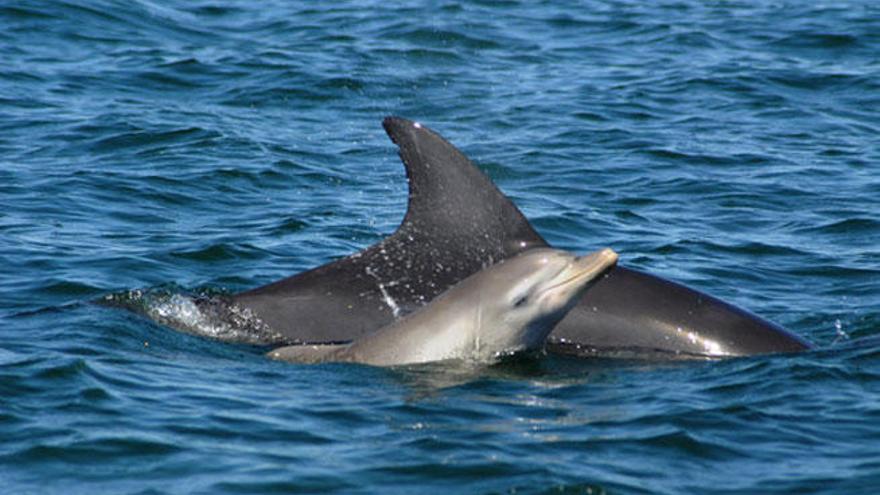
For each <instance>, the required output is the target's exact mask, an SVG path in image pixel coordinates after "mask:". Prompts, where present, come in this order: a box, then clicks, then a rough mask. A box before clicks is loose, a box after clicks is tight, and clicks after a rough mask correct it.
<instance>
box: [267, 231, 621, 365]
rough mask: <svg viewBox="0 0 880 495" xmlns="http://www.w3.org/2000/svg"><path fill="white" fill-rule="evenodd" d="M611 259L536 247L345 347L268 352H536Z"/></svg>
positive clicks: (490, 357) (393, 361) (423, 357)
mask: <svg viewBox="0 0 880 495" xmlns="http://www.w3.org/2000/svg"><path fill="white" fill-rule="evenodd" d="M615 263H617V253H615V252H614V251H612V250H611V249H607V248H606V249H603V250H601V251H597V252H595V253H592V254H588V255H584V256H577V255H575V254H573V253H569V252H567V251H562V250H559V249H551V248H538V249H532V250H529V251H525V252H524V253H522V254H519V255H517V256H514V257H512V258H508V259H506V260H504V261H502V262H500V263H498V264H495V265H493V266H490V267H489V268H486V269H484V270H481V271H479V272H477V273H475V274H473V275H471V276H470V277H468V278H466V279H464V280H462V281H461V282H459V283H458V284H456V285H454V286H453V287H451V288H450V289H448V290H447V291H445V292H443V293H442V294H440V295H439V296H437V298H435V299H434V300H433V301H431V303H430V304H428V305H427V306H423V307H422V308H420V309H419V310H417V311H415V312H414V313H411V314H409V315H407V316H405V317H403V318H401V319H400V320H397V321H395V322H394V323H392V324H390V325H388V326H386V327H384V328H382V329H380V330H378V331H376V332H374V333H371V334H368V335H366V336H364V337H362V338H360V339H357V340H355V341H353V342H352V343H350V344H345V345H292V346H287V347H281V348H279V349H276V350H274V351H271V352H269V354H268V356H269V357H270V358H273V359H278V360H282V361H290V362H294V363H321V362H352V363H363V364H370V365H374V366H395V365H404V364H416V363H427V362H431V361H442V360H447V359H461V360H468V361H474V362H481V363H491V362H494V361H496V360H497V359H498V358H499V357H501V356H503V355H506V354H511V353H515V352H520V351H528V350H536V349H540V348H541V347H542V346H543V345H544V341H545V339H546V338H547V336H548V335H549V334H550V332H551V331H552V330H553V327H555V326H556V324H557V323H559V321H560V320H562V318H563V317H565V315H566V313H568V311H569V310H570V309H571V308H573V307H574V306H575V304H577V302H578V301H579V300H580V297H581V295H582V294H583V293H584V292H585V291H586V290H587V288H588V287H590V286H591V285H592V284H593V283H594V282H596V281H598V280H599V278H600V276H601V275H603V274H604V273H605V272H606V271H607V270H608V269H609V268H611V267H612V266H614V265H615Z"/></svg>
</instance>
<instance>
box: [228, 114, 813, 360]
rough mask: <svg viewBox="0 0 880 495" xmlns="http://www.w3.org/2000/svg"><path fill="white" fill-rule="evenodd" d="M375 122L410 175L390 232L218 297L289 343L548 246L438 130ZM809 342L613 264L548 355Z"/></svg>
mask: <svg viewBox="0 0 880 495" xmlns="http://www.w3.org/2000/svg"><path fill="white" fill-rule="evenodd" d="M383 125H384V127H385V131H386V132H387V133H388V135H389V137H390V138H391V140H392V141H393V142H394V143H395V144H397V146H399V148H400V151H399V153H400V157H401V159H402V160H403V163H404V166H405V168H406V175H407V179H408V181H409V200H408V206H407V211H406V215H405V217H404V219H403V222H402V223H401V225H400V227H399V228H398V229H397V231H396V232H394V233H393V234H391V235H390V236H388V237H387V238H385V239H384V240H382V241H381V242H379V243H377V244H375V245H373V246H370V247H368V248H366V249H364V250H363V251H361V252H359V253H355V254H353V255H351V256H348V257H346V258H343V259H340V260H337V261H334V262H331V263H328V264H326V265H322V266H319V267H317V268H314V269H312V270H308V271H306V272H303V273H300V274H298V275H294V276H292V277H289V278H286V279H283V280H280V281H278V282H275V283H271V284H269V285H266V286H263V287H259V288H256V289H253V290H249V291H246V292H242V293H239V294H236V295H233V296H230V300H228V301H226V303H227V304H233V305H236V306H238V307H239V308H241V309H243V310H246V311H248V312H250V313H252V314H254V315H256V316H257V317H258V318H259V319H260V320H261V322H262V324H264V325H265V326H267V327H268V328H270V329H271V330H272V331H273V332H275V333H277V334H280V335H281V336H283V338H284V339H286V341H287V342H288V343H339V342H348V341H352V340H355V339H358V338H361V337H363V336H364V335H368V334H370V333H373V332H375V331H377V330H378V329H380V328H383V327H385V326H387V325H389V324H391V323H392V321H394V320H395V319H396V318H398V317H400V316H403V315H406V314H408V313H411V312H412V311H414V310H416V309H418V308H419V307H421V306H423V305H425V304H427V303H428V302H429V301H431V300H432V299H434V298H435V297H436V296H438V295H439V294H440V293H442V292H443V291H444V290H446V289H448V288H449V287H451V286H453V285H454V284H456V283H457V282H459V281H461V280H463V279H465V278H466V277H468V276H470V275H471V274H473V273H476V272H478V271H480V270H482V269H484V268H486V267H488V266H490V265H492V264H494V263H497V262H499V261H501V260H504V259H507V258H510V257H512V256H515V255H517V254H519V253H521V252H523V251H525V250H528V249H532V248H537V247H548V244H547V242H546V241H545V240H544V239H543V238H542V237H541V236H540V235H539V234H538V233H537V232H535V230H534V229H533V228H532V226H531V225H530V224H529V222H528V220H526V218H525V217H524V216H523V215H522V213H521V212H520V211H519V210H518V209H517V208H516V206H514V204H513V203H512V202H511V201H510V200H509V199H508V198H507V197H506V196H504V194H503V193H501V191H499V190H498V188H497V187H496V186H495V185H494V184H493V183H492V181H491V180H490V179H489V178H488V177H487V176H486V175H485V174H483V173H482V172H481V171H480V170H479V169H478V168H477V167H475V166H474V165H473V164H472V163H471V161H470V160H469V159H468V158H467V157H466V156H465V155H464V154H462V153H461V152H460V151H459V150H458V149H456V148H455V147H454V146H453V145H452V144H450V143H449V142H447V141H446V140H445V139H443V138H442V137H441V136H440V135H439V134H437V133H435V132H433V131H431V130H430V129H428V128H427V127H426V126H423V125H421V124H419V123H417V122H413V121H410V120H406V119H402V118H398V117H388V118H386V119H385V120H384V122H383ZM594 243H598V242H596V241H590V240H585V241H584V245H589V244H594ZM268 342H269V340H268V339H267V343H268ZM809 348H810V345H809V344H808V343H807V342H805V341H804V340H802V339H800V338H798V337H797V336H795V335H793V334H791V333H788V332H787V331H785V330H784V329H782V328H781V327H779V326H777V325H775V324H773V323H770V322H768V321H766V320H764V319H762V318H760V317H758V316H755V315H753V314H751V313H749V312H747V311H745V310H742V309H740V308H737V307H735V306H732V305H730V304H727V303H725V302H723V301H720V300H718V299H716V298H714V297H711V296H709V295H706V294H703V293H701V292H698V291H695V290H693V289H690V288H687V287H685V286H683V285H680V284H677V283H674V282H671V281H668V280H665V279H662V278H659V277H656V276H653V275H650V274H647V273H642V272H639V271H636V270H631V269H627V268H625V267H622V266H619V265H618V266H617V267H615V268H613V269H612V270H611V271H610V272H609V274H608V275H607V276H606V277H603V279H602V280H601V281H599V282H598V283H597V284H596V285H595V286H594V287H592V288H591V289H590V290H589V291H588V292H587V293H586V294H584V296H583V297H582V298H581V299H580V301H579V302H578V304H577V305H576V306H575V307H574V308H573V309H572V310H571V311H570V312H569V313H568V315H567V316H566V317H565V318H564V319H563V320H562V321H561V322H560V323H559V324H558V325H557V326H556V329H555V330H554V331H553V333H552V334H551V335H550V337H549V338H548V341H547V349H548V350H549V351H551V352H557V353H563V354H572V355H585V356H586V355H595V354H597V353H599V354H604V353H608V354H611V355H614V354H615V353H617V352H618V351H626V352H631V351H635V352H638V353H641V352H644V353H654V352H659V353H660V354H668V355H670V356H685V357H687V356H695V357H702V356H712V357H722V356H743V355H751V354H761V353H777V352H794V351H802V350H805V349H809Z"/></svg>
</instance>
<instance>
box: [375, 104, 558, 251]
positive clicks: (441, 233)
mask: <svg viewBox="0 0 880 495" xmlns="http://www.w3.org/2000/svg"><path fill="white" fill-rule="evenodd" d="M382 125H383V127H385V132H387V133H388V136H389V137H390V138H391V140H392V141H393V142H394V143H395V144H397V146H399V147H400V151H399V154H400V158H401V160H403V164H404V166H405V167H406V176H407V180H408V181H409V199H408V204H407V211H406V216H405V217H404V219H403V222H402V223H401V226H400V228H399V229H398V231H397V233H396V235H398V236H399V235H408V236H416V237H418V238H421V239H432V240H433V239H443V238H449V237H453V238H455V239H457V240H459V241H461V240H463V239H468V238H469V239H470V240H471V242H472V243H478V244H479V243H493V244H494V245H492V246H484V247H485V248H487V251H492V252H494V253H499V254H500V253H503V254H505V255H511V254H514V253H517V252H519V251H522V250H523V249H527V248H531V247H537V246H545V245H546V242H545V241H544V239H542V238H541V236H540V235H538V233H537V232H535V230H534V229H533V228H532V226H531V225H530V224H529V222H528V220H526V218H525V217H524V216H523V214H522V213H521V212H520V211H519V209H518V208H517V207H516V206H515V205H514V204H513V203H512V202H511V201H510V200H509V199H508V198H507V197H506V196H505V195H504V194H503V193H502V192H501V191H499V190H498V188H497V187H496V186H495V184H494V183H492V181H491V180H490V179H489V177H487V176H486V175H485V174H484V173H483V172H482V171H480V169H478V168H477V167H476V166H474V164H473V163H471V161H470V160H469V159H468V158H467V157H466V156H465V155H464V154H463V153H462V152H460V151H459V150H458V149H457V148H456V147H455V146H453V145H452V144H450V143H449V142H448V141H446V140H445V139H443V137H441V136H440V135H439V134H437V133H436V132H434V131H432V130H430V129H428V128H427V127H425V126H423V125H421V124H419V123H418V122H413V121H411V120H407V119H404V118H400V117H386V118H385V120H384V121H383V122H382ZM494 253H493V254H494Z"/></svg>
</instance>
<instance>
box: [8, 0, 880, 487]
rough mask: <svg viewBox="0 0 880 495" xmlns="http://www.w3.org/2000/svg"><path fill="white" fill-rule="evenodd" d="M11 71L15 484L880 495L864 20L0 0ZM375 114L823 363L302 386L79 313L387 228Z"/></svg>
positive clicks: (575, 232)
mask: <svg viewBox="0 0 880 495" xmlns="http://www.w3.org/2000/svg"><path fill="white" fill-rule="evenodd" d="M0 60H2V64H0V492H2V493H4V494H6V493H10V494H24V493H35V494H37V493H38V494H52V493H63V494H65V495H72V494H93V493H114V494H115V493H144V494H147V493H149V494H156V493H186V494H189V493H210V494H219V493H292V492H339V493H414V492H423V493H476V492H492V493H605V492H608V493H723V494H732V493H865V494H867V493H876V491H877V489H878V487H880V447H878V446H880V427H878V425H880V7H878V6H877V4H876V3H875V2H873V1H867V0H866V1H863V2H858V1H849V2H833V3H827V4H825V3H816V2H792V3H785V2H701V1H696V0H694V1H678V2H638V1H603V2H586V3H563V2H546V3H532V2H528V3H522V4H521V3H519V2H474V3H471V2H467V3H459V2H456V1H438V2H425V3H424V4H421V3H418V2H410V3H405V4H398V3H396V2H367V1H359V2H328V3H323V2H322V3H318V2H302V3H292V2H209V1H197V2H184V1H169V2H147V1H138V2H131V1H87V2H78V3H71V2H23V3H21V2H12V3H5V4H3V5H0ZM387 114H399V115H403V116H406V117H409V118H413V119H418V120H420V121H422V122H424V123H425V124H426V125H429V126H431V127H432V128H434V129H436V130H438V131H439V132H441V133H443V134H444V135H445V136H446V137H447V138H449V139H450V140H451V141H452V142H453V143H456V144H457V145H458V146H459V147H461V148H462V149H463V150H464V151H465V152H466V153H467V154H469V155H470V156H471V157H472V158H473V159H474V160H475V161H476V162H477V164H478V165H479V166H480V167H481V168H482V169H483V170H485V171H486V172H487V173H488V174H489V175H490V176H491V177H492V178H493V179H494V180H495V181H496V182H497V183H498V184H499V186H500V187H501V189H502V190H504V191H505V192H506V193H507V194H509V195H510V196H511V198H513V200H514V201H515V202H516V203H517V205H519V206H520V208H521V209H522V210H523V211H524V212H525V214H526V215H527V216H528V217H529V218H530V219H531V220H532V221H533V222H534V224H535V225H536V227H537V229H538V230H539V231H540V233H541V234H542V235H544V236H545V237H546V238H547V239H548V240H549V241H550V242H551V243H553V244H555V245H557V246H560V247H565V248H569V249H574V250H578V251H581V252H583V251H587V250H592V249H596V248H598V247H602V246H612V247H614V248H615V249H616V250H618V251H619V252H620V253H621V255H622V263H623V264H625V265H627V266H630V267H634V268H639V269H644V270H647V271H650V272H652V273H655V274H658V275H661V276H665V277H668V278H670V279H673V280H677V281H679V282H683V283H685V284H688V285H690V286H692V287H694V288H697V289H700V290H703V291H705V292H708V293H710V294H713V295H715V296H718V297H721V298H723V299H725V300H728V301H730V302H732V303H735V304H737V305H739V306H743V307H746V308H748V309H750V310H751V311H753V312H756V313H758V314H760V315H761V316H764V317H766V318H769V319H771V320H773V321H776V322H777V323H780V324H782V325H783V326H785V327H786V328H788V329H790V330H791V331H792V332H794V333H797V334H799V335H801V336H803V337H805V338H807V339H809V340H811V341H812V342H814V343H816V344H817V346H818V350H816V351H814V352H809V353H805V354H801V355H794V356H764V357H753V358H745V359H734V360H728V361H716V362H684V363H681V362H678V363H660V362H654V363H651V362H638V361H621V360H570V359H562V358H557V357H547V358H545V359H541V360H537V361H534V360H532V361H522V362H512V363H506V364H504V365H501V366H498V367H494V368H490V369H482V370H460V369H453V368H450V367H448V366H445V367H444V366H428V367H424V368H415V369H410V370H386V369H378V368H370V367H363V366H354V365H322V366H315V367H307V366H294V365H286V364H282V363H276V362H270V361H268V360H267V359H265V358H264V357H263V356H262V355H261V353H260V350H259V349H255V348H251V347H247V346H243V345H232V344H229V343H224V342H222V341H218V340H216V339H209V338H205V337H203V336H196V335H189V334H184V333H180V332H176V331H173V330H170V329H168V328H165V327H163V326H160V325H157V324H155V323H153V322H151V321H149V320H147V319H145V318H142V317H139V316H136V315H133V314H130V313H127V312H124V311H120V310H118V309H114V308H107V307H104V306H98V305H95V304H91V303H90V301H94V300H96V299H99V298H102V297H104V296H106V295H108V294H129V295H131V296H132V297H143V294H147V295H151V297H156V300H157V301H159V302H157V303H156V304H160V303H165V302H167V301H168V300H173V298H174V297H175V295H178V294H184V293H192V292H196V293H198V292H233V291H239V290H243V289H247V288H251V287H256V286H258V285H261V284H264V283H267V282H269V281H273V280H276V279H279V278H281V277H284V276H286V275H289V274H292V273H295V272H298V271H300V270H303V269H307V268H310V267H313V266H316V265H318V264H321V263H324V262H327V261H329V260H332V259H335V258H337V257H340V256H345V255H347V254H349V253H352V252H354V251H357V250H359V249H361V248H363V247H365V246H367V245H369V244H371V243H373V242H375V241H377V240H379V239H381V238H382V237H383V236H384V235H386V234H388V233H390V232H391V231H393V230H394V228H395V227H396V226H397V224H398V223H399V221H400V220H401V218H402V215H403V209H404V205H405V198H406V184H405V179H404V175H403V167H402V166H401V165H400V163H399V161H398V159H397V157H396V148H395V147H394V146H393V145H392V144H391V143H390V141H388V139H387V138H386V136H385V135H384V132H383V130H382V128H381V126H380V125H379V124H380V121H381V118H382V117H383V116H385V115H387ZM135 290H138V291H141V292H129V291H135ZM171 310H174V306H173V305H172V306H171Z"/></svg>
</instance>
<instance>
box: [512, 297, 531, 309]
mask: <svg viewBox="0 0 880 495" xmlns="http://www.w3.org/2000/svg"><path fill="white" fill-rule="evenodd" d="M528 300H529V296H522V297H520V298H519V299H517V300H516V302H514V303H513V307H515V308H518V307H520V306H522V305H524V304H525V303H526V302H528Z"/></svg>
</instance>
